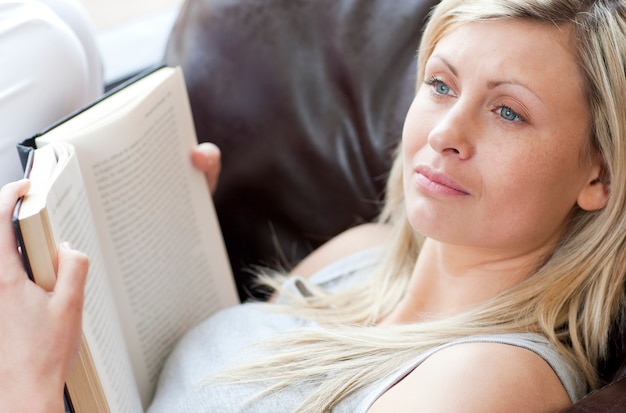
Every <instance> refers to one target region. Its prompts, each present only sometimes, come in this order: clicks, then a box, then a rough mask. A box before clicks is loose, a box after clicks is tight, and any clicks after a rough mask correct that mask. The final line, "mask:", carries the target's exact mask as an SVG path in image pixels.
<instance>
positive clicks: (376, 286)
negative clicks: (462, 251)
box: [222, 0, 626, 412]
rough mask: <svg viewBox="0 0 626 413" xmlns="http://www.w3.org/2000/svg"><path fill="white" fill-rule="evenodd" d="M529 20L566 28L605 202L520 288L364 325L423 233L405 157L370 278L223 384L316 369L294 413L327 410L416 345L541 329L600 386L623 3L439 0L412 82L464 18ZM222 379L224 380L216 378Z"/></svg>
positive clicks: (623, 140) (622, 160)
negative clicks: (315, 383) (436, 312)
mask: <svg viewBox="0 0 626 413" xmlns="http://www.w3.org/2000/svg"><path fill="white" fill-rule="evenodd" d="M492 19H526V20H531V21H536V22H542V23H545V24H552V25H556V26H564V25H571V27H572V29H573V33H574V39H575V40H574V44H575V49H576V52H577V53H578V56H577V57H578V61H579V64H580V69H581V73H582V74H583V77H584V81H585V84H586V94H587V98H588V101H589V108H590V110H591V112H592V115H593V116H592V122H593V125H592V136H591V137H590V142H589V147H590V149H591V150H593V151H595V152H597V153H598V154H600V155H601V156H602V157H603V160H604V165H605V170H604V173H603V178H602V179H603V181H604V182H605V184H606V185H607V186H608V187H610V196H609V201H608V204H607V206H606V207H605V208H603V209H601V210H599V211H594V212H588V211H584V210H582V209H578V208H576V209H575V210H574V211H573V212H572V216H571V220H570V222H569V224H568V227H567V229H566V231H565V234H564V235H563V237H562V240H561V242H560V243H559V245H558V246H557V247H556V249H555V250H554V251H553V253H552V254H551V256H550V257H548V258H547V259H546V261H545V262H544V263H543V264H542V265H540V267H539V268H537V269H536V270H535V271H534V273H533V274H531V275H530V276H529V277H528V278H527V279H525V280H524V281H523V282H521V283H520V284H518V285H517V286H515V287H513V288H511V289H509V290H507V291H505V292H504V293H502V294H500V295H498V296H496V297H494V298H492V299H490V300H488V301H487V302H485V303H483V304H482V305H480V306H479V307H477V308H474V309H472V310H470V311H468V312H466V313H464V314H460V315H457V316H454V317H451V318H447V319H444V320H437V321H426V322H421V323H416V324H410V325H391V326H384V327H383V326H376V327H375V328H372V326H373V325H374V324H375V323H376V322H377V321H378V320H380V319H381V318H382V317H384V316H385V315H386V314H388V313H389V312H390V311H391V310H392V309H393V308H394V306H395V305H396V304H397V303H398V302H399V300H400V299H401V297H402V295H403V294H404V292H405V290H406V286H407V283H408V280H409V278H410V276H411V273H412V270H413V267H414V265H415V262H416V259H417V256H418V254H419V249H420V246H421V242H422V238H421V236H419V235H418V234H415V232H414V231H413V230H412V228H411V227H410V225H409V223H408V220H407V217H406V213H405V207H404V196H403V188H402V176H401V175H402V160H401V157H400V156H396V159H395V162H394V165H393V167H392V170H391V172H390V177H389V180H388V187H387V194H386V195H387V197H386V204H385V207H384V209H383V211H382V213H381V216H380V221H381V222H385V223H389V224H391V225H392V226H393V233H394V236H393V241H392V242H391V243H390V244H389V245H388V246H387V248H386V249H385V252H384V256H383V257H382V259H381V262H380V264H379V265H378V267H377V270H376V272H375V274H373V275H372V277H371V278H370V279H369V281H368V282H367V283H364V284H362V285H359V286H356V287H353V288H352V289H350V290H348V291H343V292H340V293H337V294H334V295H329V294H326V293H324V292H323V291H317V292H316V294H314V295H313V296H312V297H307V298H302V299H301V300H300V301H299V302H295V303H293V304H292V305H290V306H289V307H288V308H285V309H284V311H288V312H290V313H292V314H296V315H298V316H303V317H308V318H312V319H314V320H316V321H318V322H320V323H324V324H326V325H328V326H329V327H328V328H324V329H315V330H304V331H298V332H297V334H285V335H281V336H279V337H276V338H275V339H273V340H270V341H269V343H268V344H269V345H272V346H276V347H277V348H280V349H281V350H280V352H276V355H275V356H270V357H268V358H265V359H263V360H260V361H259V362H258V363H255V364H251V365H245V366H241V368H239V369H236V370H233V371H230V372H228V373H227V374H226V375H225V377H226V378H228V380H229V381H235V382H237V381H239V382H240V381H246V382H249V381H256V380H258V381H268V382H269V383H270V384H271V387H269V388H268V390H267V391H268V392H269V391H276V390H278V389H281V388H285V387H289V386H298V385H299V384H302V383H310V382H311V378H315V377H324V379H323V380H320V383H319V387H317V388H316V389H315V390H314V391H313V393H312V394H310V395H309V396H308V397H307V398H306V400H304V401H303V402H302V404H301V405H300V406H298V408H297V409H296V410H297V411H299V412H321V411H327V410H329V409H330V408H331V407H332V406H334V405H335V404H336V403H337V402H338V401H340V400H342V399H343V398H345V397H346V396H347V395H349V394H350V393H352V392H354V391H356V390H358V389H361V388H363V387H365V386H367V385H368V384H371V383H373V382H374V381H376V380H378V379H380V378H381V377H384V376H385V375H388V374H390V373H391V372H392V371H394V370H396V369H397V368H399V367H400V366H402V365H403V364H405V363H407V362H409V361H410V360H412V359H414V358H415V357H416V356H417V355H419V354H420V353H423V352H424V351H426V350H428V349H430V348H432V347H435V346H438V345H441V344H444V343H447V342H449V341H451V340H453V339H456V338H460V337H463V336H469V335H476V334H500V333H507V332H535V333H539V334H541V335H543V336H545V337H546V338H547V339H548V340H549V341H550V342H551V343H552V344H553V345H554V346H555V347H556V348H557V349H558V350H559V351H560V352H561V353H562V354H563V356H564V357H565V358H566V359H568V360H570V362H572V363H575V365H576V366H578V367H579V368H580V369H581V370H582V371H583V373H584V374H585V376H586V378H587V381H588V383H589V385H590V387H591V388H595V387H597V386H598V385H599V384H600V380H599V378H598V375H597V368H598V365H599V363H600V362H601V361H602V360H603V359H604V358H605V357H606V355H607V351H608V348H609V344H610V343H609V336H610V332H611V331H612V328H614V327H615V323H617V322H621V319H619V320H618V318H619V317H620V314H621V309H622V308H623V307H624V305H625V302H624V298H625V290H624V288H625V286H624V277H625V274H626V242H625V241H626V239H625V234H626V193H625V192H626V186H625V185H624V183H626V169H625V168H626V153H625V151H626V74H625V69H626V4H625V3H624V1H623V0H596V1H591V0H580V1H579V0H508V1H506V0H443V1H442V2H441V3H440V4H439V5H438V6H437V7H436V8H435V9H434V11H433V13H432V15H431V19H430V22H429V23H428V25H427V27H426V29H425V31H424V34H423V37H422V41H421V46H420V50H419V56H418V76H417V77H418V84H420V83H421V82H422V80H423V68H424V63H425V62H426V60H427V59H428V58H429V56H430V53H431V52H432V49H433V47H434V45H435V44H436V43H437V42H438V41H439V39H441V38H442V37H443V36H444V35H445V34H446V33H449V32H450V31H451V30H454V28H456V27H458V26H459V25H461V24H464V23H466V22H471V21H482V20H492ZM222 378H223V377H222Z"/></svg>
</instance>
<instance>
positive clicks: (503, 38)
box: [427, 19, 584, 97]
mask: <svg viewBox="0 0 626 413" xmlns="http://www.w3.org/2000/svg"><path fill="white" fill-rule="evenodd" d="M433 57H443V59H444V60H446V61H447V62H450V63H451V64H452V65H453V66H454V67H456V68H458V69H459V70H462V69H464V68H466V69H467V70H468V71H469V70H473V71H480V72H481V73H484V74H490V75H493V76H503V77H506V78H510V79H509V80H515V81H519V82H520V83H523V84H528V85H530V84H534V85H536V86H539V84H542V83H548V84H552V87H553V88H558V87H566V88H567V89H569V90H570V91H575V92H577V94H578V96H579V97H582V96H583V95H582V92H583V90H584V87H583V76H582V73H581V70H580V66H579V63H578V59H577V57H576V49H575V41H574V36H573V34H572V30H571V27H570V26H568V25H564V26H555V25H550V24H545V23H538V22H533V21H527V20H520V19H509V20H488V21H481V22H470V23H463V24H461V25H459V26H457V27H455V28H453V29H451V30H450V31H448V32H447V33H446V34H445V35H443V36H442V37H441V39H440V40H439V41H438V42H437V43H436V44H435V46H434V48H433V51H432V54H431V56H430V57H429V59H428V60H427V62H429V63H430V62H431V61H432V60H433ZM499 80H503V81H506V80H507V79H499ZM561 91H563V89H561Z"/></svg>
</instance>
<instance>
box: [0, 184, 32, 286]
mask: <svg viewBox="0 0 626 413" xmlns="http://www.w3.org/2000/svg"><path fill="white" fill-rule="evenodd" d="M28 188H30V182H29V181H28V180H26V179H22V180H20V181H17V182H12V183H10V184H7V185H5V186H4V187H2V189H0V262H2V267H3V268H2V269H3V274H15V273H16V272H15V271H12V270H11V269H13V268H18V267H17V266H18V265H19V268H20V269H21V268H22V263H21V258H20V256H19V254H18V252H17V242H16V240H15V232H14V229H13V224H12V222H11V219H12V216H13V210H14V208H15V204H16V203H17V200H18V199H19V198H20V197H21V196H24V195H25V194H26V192H28Z"/></svg>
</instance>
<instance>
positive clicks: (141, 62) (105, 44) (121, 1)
mask: <svg viewBox="0 0 626 413" xmlns="http://www.w3.org/2000/svg"><path fill="white" fill-rule="evenodd" d="M80 3H81V4H82V5H83V6H84V7H85V9H86V10H87V12H88V14H89V15H90V16H91V19H92V21H93V24H94V27H95V29H96V35H97V43H98V47H99V49H100V51H101V54H102V59H103V64H104V79H105V82H106V83H108V84H111V83H115V82H117V81H119V80H120V79H124V78H126V77H128V76H129V75H132V74H133V73H136V72H138V71H140V70H142V69H143V68H145V67H148V66H150V65H151V64H154V63H157V62H159V61H160V59H161V57H162V54H163V50H164V49H165V44H166V42H167V37H168V35H169V32H170V30H171V28H172V25H173V24H174V20H175V19H176V16H177V14H178V10H179V8H180V6H181V5H182V3H183V0H80Z"/></svg>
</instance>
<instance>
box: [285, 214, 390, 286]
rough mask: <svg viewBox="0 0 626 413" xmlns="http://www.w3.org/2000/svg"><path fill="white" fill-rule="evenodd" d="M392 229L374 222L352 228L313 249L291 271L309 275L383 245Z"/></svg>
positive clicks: (303, 275)
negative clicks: (351, 255)
mask: <svg viewBox="0 0 626 413" xmlns="http://www.w3.org/2000/svg"><path fill="white" fill-rule="evenodd" d="M390 231H391V229H390V227H389V226H388V225H383V224H374V223H371V224H363V225H358V226H356V227H353V228H350V229H348V230H346V231H344V232H342V233H341V234H339V235H337V236H335V237H334V238H332V239H330V240H329V241H328V242H326V243H325V244H323V245H322V246H321V247H319V248H318V249H316V250H315V251H313V252H312V253H311V254H310V255H308V256H307V257H306V258H305V259H303V260H302V261H301V262H300V263H299V264H298V265H297V266H296V267H295V268H294V269H293V270H292V271H291V273H292V274H297V275H300V276H302V277H309V276H311V275H313V274H315V273H316V272H317V271H319V270H321V269H322V268H324V267H325V266H327V265H329V264H332V263H333V262H335V261H337V260H339V259H341V258H344V257H346V256H348V255H350V254H353V253H356V252H359V251H363V250H365V249H368V248H371V247H375V246H377V245H382V244H383V243H384V242H385V241H386V240H387V239H388V237H389V234H390Z"/></svg>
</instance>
